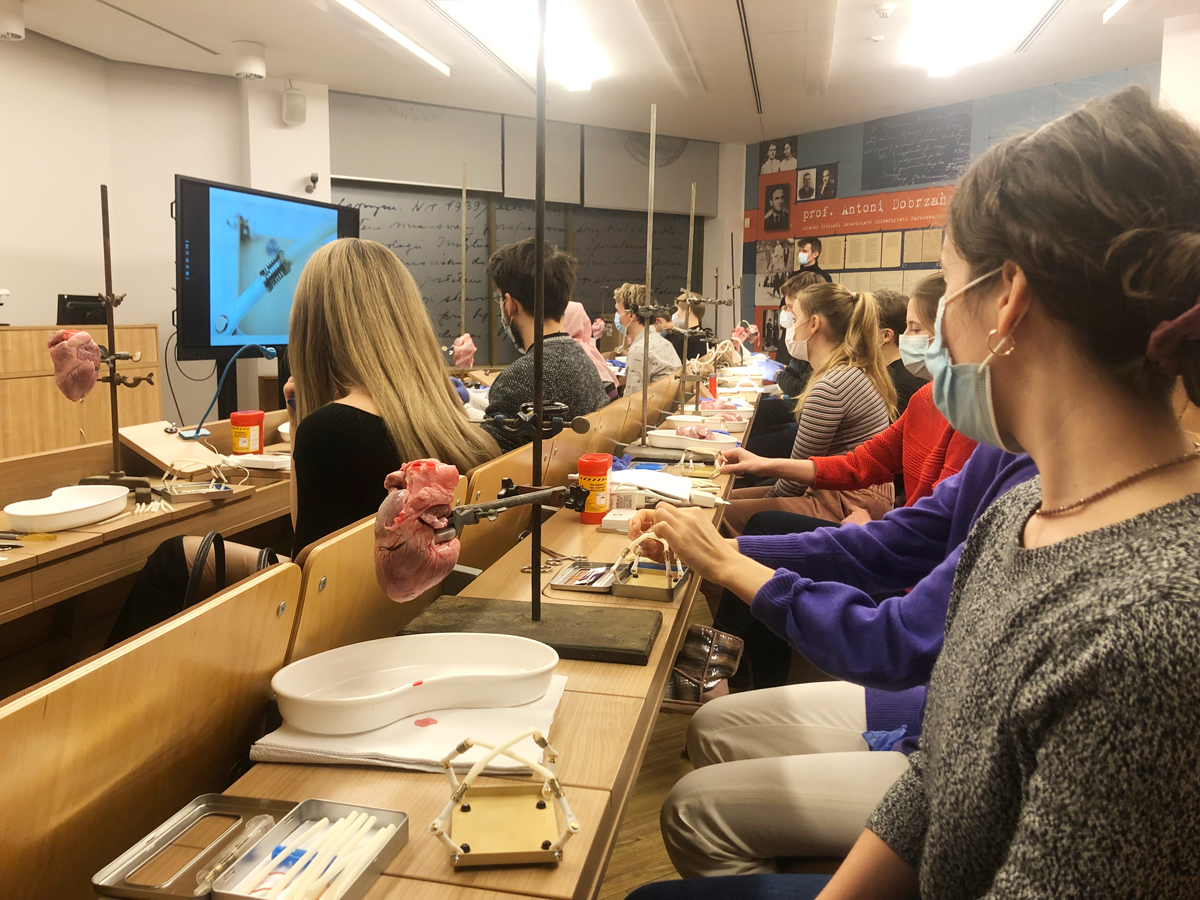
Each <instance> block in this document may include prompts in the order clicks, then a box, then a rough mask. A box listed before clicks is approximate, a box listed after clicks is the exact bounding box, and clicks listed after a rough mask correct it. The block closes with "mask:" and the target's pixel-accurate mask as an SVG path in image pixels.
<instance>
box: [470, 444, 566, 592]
mask: <svg viewBox="0 0 1200 900" xmlns="http://www.w3.org/2000/svg"><path fill="white" fill-rule="evenodd" d="M555 440H557V438H553V439H551V440H549V441H543V442H542V471H543V472H545V471H546V469H547V466H548V465H549V461H550V458H551V456H552V455H553V452H554V441H555ZM504 478H511V479H512V480H513V481H514V482H515V483H516V484H529V483H530V481H531V480H532V479H533V445H532V444H525V445H524V446H522V447H518V448H517V449H516V450H510V451H509V452H508V453H505V454H504V455H503V456H498V457H496V458H495V459H493V460H492V461H491V462H486V463H484V464H483V465H481V466H477V467H476V468H474V469H472V470H471V473H470V477H469V479H468V486H467V502H468V503H485V502H487V501H489V500H495V499H496V492H497V491H499V490H500V482H501V479H504ZM529 509H530V508H529V507H528V506H519V507H516V508H515V509H511V510H509V511H507V512H503V513H501V514H500V515H499V516H497V517H496V521H494V522H489V521H487V520H486V519H485V520H484V521H482V522H480V523H479V524H478V525H471V526H469V527H468V528H467V529H466V530H464V531H463V533H462V552H461V553H459V556H458V562H459V565H463V566H474V567H475V568H478V569H486V568H487V567H488V566H490V565H491V564H492V563H494V562H495V561H496V560H498V559H499V558H500V557H501V556H503V555H504V554H505V553H507V552H508V551H509V550H511V549H512V548H513V547H514V546H516V543H517V535H519V534H520V533H521V532H522V531H524V530H525V529H526V528H528V527H529Z"/></svg>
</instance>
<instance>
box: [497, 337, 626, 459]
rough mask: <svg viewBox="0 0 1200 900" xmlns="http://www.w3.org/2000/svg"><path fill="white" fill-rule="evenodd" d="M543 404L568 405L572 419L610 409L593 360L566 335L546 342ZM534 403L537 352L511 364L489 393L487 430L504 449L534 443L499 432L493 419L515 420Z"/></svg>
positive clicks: (529, 438)
mask: <svg viewBox="0 0 1200 900" xmlns="http://www.w3.org/2000/svg"><path fill="white" fill-rule="evenodd" d="M542 341H543V347H542V352H543V354H544V359H543V367H542V402H543V403H565V404H566V405H567V408H568V409H569V410H570V416H571V418H574V417H575V416H586V415H587V414H588V413H592V412H595V411H596V410H598V409H599V408H600V407H602V406H607V405H608V392H607V391H606V390H605V389H604V383H603V382H602V381H601V380H600V373H599V372H597V371H596V364H595V363H593V362H592V358H591V357H590V356H588V355H587V354H586V353H584V351H583V348H582V347H580V346H579V343H578V342H577V341H576V340H575V338H573V337H571V336H570V335H569V334H567V333H566V332H565V331H562V332H558V333H557V334H548V335H546V336H545V337H544V338H543V339H542ZM532 402H533V348H532V347H531V348H530V349H529V352H528V353H526V354H525V355H524V356H522V357H520V358H519V359H518V360H517V361H516V362H513V363H509V365H507V366H506V367H505V368H504V371H503V372H501V373H500V374H499V375H498V376H496V381H495V382H494V383H493V384H492V389H491V391H489V392H488V408H487V411H486V412H485V413H484V415H486V416H487V418H488V421H486V422H484V423H483V427H484V428H485V429H486V430H487V432H488V433H489V434H491V436H492V437H494V438H495V439H496V443H497V444H499V445H500V449H501V450H504V451H506V452H507V451H509V450H512V449H514V448H516V447H519V446H520V445H521V444H526V443H528V442H529V441H531V440H533V438H532V437H528V436H525V435H517V434H513V433H511V432H508V431H505V430H503V429H501V428H497V427H496V426H495V425H493V424H492V422H491V421H490V420H491V418H492V417H493V416H497V415H503V416H515V415H516V414H517V412H518V411H519V410H520V409H521V404H522V403H532Z"/></svg>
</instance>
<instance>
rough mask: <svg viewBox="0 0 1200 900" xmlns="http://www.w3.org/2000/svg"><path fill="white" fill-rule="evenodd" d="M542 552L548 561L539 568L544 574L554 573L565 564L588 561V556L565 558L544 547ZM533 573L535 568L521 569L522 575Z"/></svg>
mask: <svg viewBox="0 0 1200 900" xmlns="http://www.w3.org/2000/svg"><path fill="white" fill-rule="evenodd" d="M542 552H543V553H545V554H546V561H545V562H544V563H542V564H541V565H540V566H539V567H538V570H539V571H542V572H552V571H554V569H556V568H557V567H558V566H561V565H563V564H564V563H573V562H586V561H587V557H586V556H564V555H563V554H561V553H556V552H555V551H554V550H551V549H550V548H549V547H542ZM532 572H533V566H522V567H521V573H522V574H524V575H529V574H532Z"/></svg>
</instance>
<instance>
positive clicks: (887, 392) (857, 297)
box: [796, 283, 896, 421]
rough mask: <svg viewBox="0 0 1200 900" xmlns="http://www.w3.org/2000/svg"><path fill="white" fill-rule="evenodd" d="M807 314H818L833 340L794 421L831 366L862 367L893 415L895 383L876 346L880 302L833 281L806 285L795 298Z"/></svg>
mask: <svg viewBox="0 0 1200 900" xmlns="http://www.w3.org/2000/svg"><path fill="white" fill-rule="evenodd" d="M798 302H799V303H800V306H801V309H802V310H803V312H804V314H805V315H806V316H813V315H819V316H821V317H822V318H823V319H824V320H825V321H826V322H827V323H828V324H829V328H830V337H831V338H832V339H833V340H834V341H836V346H835V347H834V349H833V352H832V353H830V354H829V358H828V359H826V360H825V361H824V362H822V363H821V365H820V366H818V367H816V368H815V369H814V370H813V373H812V375H810V376H809V379H808V385H807V386H806V387H805V389H804V393H802V394H801V395H800V397H799V398H798V399H797V401H796V421H799V420H800V415H801V413H802V412H803V410H804V401H805V399H806V398H807V397H808V392H809V391H810V390H812V388H813V386H814V385H815V384H816V383H817V381H818V380H819V379H820V377H821V376H822V375H824V374H825V373H826V372H829V371H832V370H833V369H845V368H855V369H861V370H862V372H863V374H864V375H866V376H867V379H868V380H869V381H870V382H871V385H872V386H873V387H874V388H875V390H876V392H877V393H878V394H879V396H880V397H882V398H883V402H884V403H885V404H887V409H888V415H889V416H891V418H892V419H895V418H896V386H895V385H894V384H893V383H892V377H891V376H890V375H889V374H888V371H887V366H886V365H884V362H883V353H882V352H881V351H880V349H879V306H878V304H876V302H875V297H874V296H872V295H871V294H869V293H865V292H860V293H857V294H855V293H851V292H850V291H848V290H847V289H846V288H845V287H844V286H842V285H840V284H836V283H832V284H820V285H816V286H814V287H811V288H808V289H807V290H806V291H804V293H802V294H801V295H800V298H799V300H798Z"/></svg>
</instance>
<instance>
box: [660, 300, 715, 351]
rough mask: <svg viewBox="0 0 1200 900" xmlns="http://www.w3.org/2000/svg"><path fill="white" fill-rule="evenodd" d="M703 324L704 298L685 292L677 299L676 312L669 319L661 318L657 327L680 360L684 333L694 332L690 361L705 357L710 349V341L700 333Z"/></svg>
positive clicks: (689, 347)
mask: <svg viewBox="0 0 1200 900" xmlns="http://www.w3.org/2000/svg"><path fill="white" fill-rule="evenodd" d="M703 322H704V301H703V298H701V296H700V295H699V294H697V293H696V292H695V291H693V292H692V293H690V294H689V293H688V292H687V291H684V292H682V293H681V294H680V295H679V296H678V297H676V298H675V311H674V312H673V313H672V314H671V316H670V317H669V318H667V317H665V316H664V317H660V318H659V319H658V320H657V325H658V326H659V334H661V335H662V336H663V337H664V338H666V340H667V343H669V344H670V345H671V346H672V347H673V348H675V355H676V356H678V357H679V358H680V359H683V351H684V346H683V343H684V342H683V336H684V332H685V331H688V332H692V333H691V334H689V335H688V340H687V356H688V359H695V358H696V357H698V356H703V355H704V354H705V353H707V352H708V349H709V344H708V341H707V340H706V339H705V338H703V337H701V334H703V332H701V331H699V329H700V326H701V324H702V323H703Z"/></svg>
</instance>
